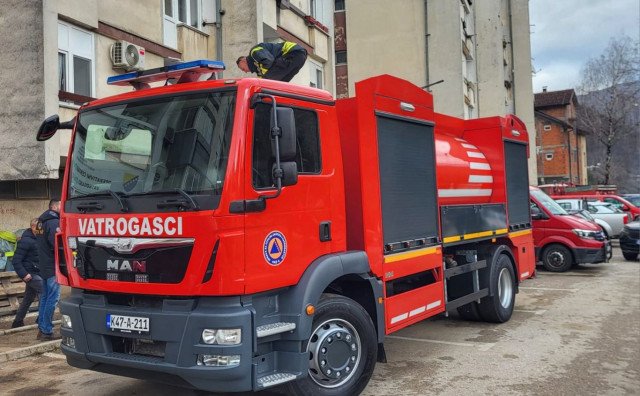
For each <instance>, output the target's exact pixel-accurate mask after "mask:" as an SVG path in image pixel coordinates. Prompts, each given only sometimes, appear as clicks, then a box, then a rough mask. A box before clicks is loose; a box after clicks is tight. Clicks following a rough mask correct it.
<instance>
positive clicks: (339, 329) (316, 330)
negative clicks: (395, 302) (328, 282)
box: [288, 294, 378, 396]
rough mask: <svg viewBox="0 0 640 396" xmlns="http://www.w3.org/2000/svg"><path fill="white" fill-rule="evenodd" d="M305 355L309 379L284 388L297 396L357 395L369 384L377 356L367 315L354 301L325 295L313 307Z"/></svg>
mask: <svg viewBox="0 0 640 396" xmlns="http://www.w3.org/2000/svg"><path fill="white" fill-rule="evenodd" d="M304 348H305V349H306V350H307V351H308V352H309V375H308V376H306V377H303V378H300V379H298V380H297V381H295V382H292V383H289V384H288V388H289V389H288V390H289V391H290V392H289V393H290V394H293V395H300V396H303V395H304V396H343V395H358V394H360V392H362V391H363V390H364V388H365V387H366V386H367V384H368V383H369V380H370V379H371V375H372V374H373V368H374V367H375V365H376V358H377V355H378V337H377V334H376V330H375V327H374V326H373V322H372V321H371V318H370V317H369V314H368V313H367V311H365V310H364V308H362V307H361V306H360V305H359V304H358V303H356V302H355V301H353V300H351V299H349V298H346V297H342V296H338V295H334V294H325V295H323V297H322V298H321V299H320V301H319V302H318V304H317V305H316V312H315V315H314V318H313V324H312V326H311V335H310V337H309V340H308V341H307V342H306V344H305V345H304Z"/></svg>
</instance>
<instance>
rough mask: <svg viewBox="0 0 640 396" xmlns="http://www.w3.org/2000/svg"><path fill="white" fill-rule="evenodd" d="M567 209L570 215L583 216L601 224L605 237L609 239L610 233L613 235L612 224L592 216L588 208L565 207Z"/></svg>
mask: <svg viewBox="0 0 640 396" xmlns="http://www.w3.org/2000/svg"><path fill="white" fill-rule="evenodd" d="M560 206H562V205H560ZM565 210H566V211H567V213H569V214H570V215H574V216H580V217H582V218H584V219H587V220H589V221H593V222H594V223H596V224H597V225H599V226H600V228H602V231H603V232H604V235H605V237H607V239H609V238H611V237H610V235H613V231H612V230H611V226H610V225H609V223H607V222H606V221H604V220H602V219H596V218H595V217H593V216H591V213H589V211H588V210H586V209H565Z"/></svg>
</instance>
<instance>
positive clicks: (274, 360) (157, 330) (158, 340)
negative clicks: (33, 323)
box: [60, 289, 308, 392]
mask: <svg viewBox="0 0 640 396" xmlns="http://www.w3.org/2000/svg"><path fill="white" fill-rule="evenodd" d="M150 301H152V300H150ZM60 312H61V313H63V314H65V315H69V316H70V317H71V320H72V325H73V328H72V329H70V328H66V327H62V328H61V330H60V333H61V335H62V336H63V341H64V339H65V337H72V338H73V339H74V344H75V347H70V346H68V345H65V343H64V342H63V344H62V346H61V349H62V351H63V353H64V354H65V355H66V357H67V361H68V363H69V364H70V365H71V366H75V367H80V368H85V369H91V370H95V371H101V372H106V373H110V374H117V375H124V376H128V377H133V378H141V379H150V380H155V381H160V382H168V383H171V384H173V385H178V386H184V387H189V388H195V389H201V390H206V391H215V392H242V391H250V390H259V389H260V385H259V383H258V377H259V376H260V375H264V373H268V372H270V371H277V370H280V369H281V367H276V366H277V365H278V360H282V361H284V362H287V363H288V365H289V367H288V370H287V371H288V372H294V373H295V374H296V375H302V373H303V371H302V370H301V369H300V370H296V368H299V367H305V366H304V365H305V364H306V367H308V354H306V353H299V352H298V353H296V352H286V353H285V352H279V351H276V350H274V348H273V344H272V343H264V342H263V343H262V344H258V342H257V339H256V335H255V331H253V325H252V324H253V321H254V319H255V318H254V316H253V315H254V312H253V311H252V310H251V309H250V307H245V306H244V305H243V304H242V302H241V300H240V298H239V297H217V298H213V297H199V298H190V299H164V300H163V299H157V300H155V302H154V303H152V304H147V303H140V304H137V305H136V306H135V307H133V306H126V305H121V304H114V303H112V302H110V300H109V299H108V297H106V296H105V295H96V294H89V293H83V292H82V291H80V290H75V289H74V290H73V292H72V295H71V296H70V297H69V298H67V299H65V300H63V301H61V302H60ZM108 314H112V315H114V314H115V315H125V316H134V317H145V318H149V321H150V331H149V333H148V334H133V333H121V332H118V331H114V330H111V329H109V328H107V326H106V316H107V315H108ZM205 328H214V329H215V328H217V329H220V328H222V329H225V328H226V329H230V328H240V329H242V340H241V343H240V344H238V345H207V344H204V343H203V342H202V341H201V335H202V331H203V329H205ZM274 337H275V336H272V338H274ZM275 338H277V337H275ZM136 340H145V341H144V342H145V343H146V346H149V345H151V349H152V353H148V352H147V353H145V352H142V353H138V352H137V351H132V349H131V344H132V343H137V342H140V341H136ZM280 342H283V341H282V340H280ZM285 343H286V342H285ZM258 345H260V353H261V354H259V353H257V352H256V351H257V350H258ZM297 345H300V344H299V342H298V343H297ZM285 354H286V356H284V355H285ZM198 355H222V356H234V355H235V356H240V362H239V364H238V365H236V366H202V365H198V364H197V356H198ZM304 373H306V370H304Z"/></svg>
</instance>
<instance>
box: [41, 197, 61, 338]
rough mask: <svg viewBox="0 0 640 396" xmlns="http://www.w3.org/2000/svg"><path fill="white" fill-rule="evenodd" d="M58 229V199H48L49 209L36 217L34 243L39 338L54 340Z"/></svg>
mask: <svg viewBox="0 0 640 396" xmlns="http://www.w3.org/2000/svg"><path fill="white" fill-rule="evenodd" d="M59 230H60V200H59V199H57V198H54V199H52V200H51V201H49V210H47V211H45V212H44V213H43V214H42V215H41V216H40V217H39V218H38V225H37V226H36V231H35V234H36V243H37V245H38V258H39V266H40V276H42V279H43V282H42V294H41V295H40V307H39V310H38V336H37V339H39V340H54V339H56V338H60V336H59V335H55V334H54V333H53V313H54V312H55V310H56V304H58V300H59V299H60V285H59V284H58V283H56V270H55V236H56V232H58V231H59Z"/></svg>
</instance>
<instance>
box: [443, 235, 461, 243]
mask: <svg viewBox="0 0 640 396" xmlns="http://www.w3.org/2000/svg"><path fill="white" fill-rule="evenodd" d="M460 239H462V237H460V235H458V236H452V237H446V238H442V242H444V243H449V242H458V241H459V240H460Z"/></svg>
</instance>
